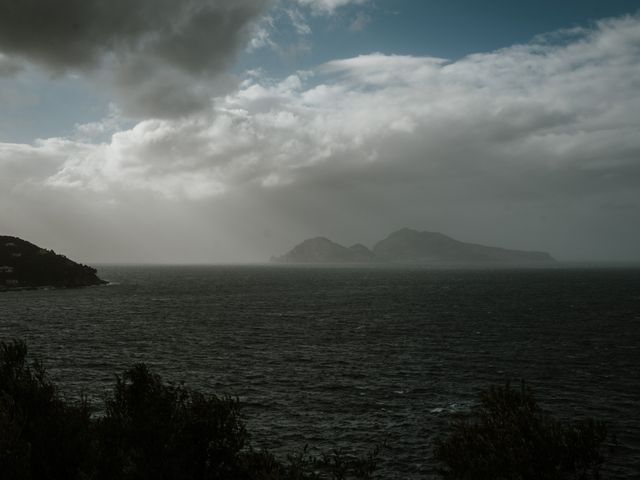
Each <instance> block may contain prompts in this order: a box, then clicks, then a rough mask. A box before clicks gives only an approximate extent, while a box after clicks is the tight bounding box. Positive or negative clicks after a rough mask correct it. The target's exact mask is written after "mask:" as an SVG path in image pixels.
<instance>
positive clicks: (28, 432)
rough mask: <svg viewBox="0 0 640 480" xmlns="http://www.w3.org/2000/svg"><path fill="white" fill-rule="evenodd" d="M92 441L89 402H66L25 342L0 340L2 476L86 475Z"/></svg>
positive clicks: (69, 478)
mask: <svg viewBox="0 0 640 480" xmlns="http://www.w3.org/2000/svg"><path fill="white" fill-rule="evenodd" d="M90 443H91V442H90V419H89V411H88V408H87V404H86V402H80V403H78V404H70V403H67V402H65V401H63V400H62V399H61V398H60V396H59V395H58V392H57V390H56V388H55V386H54V385H53V383H51V381H50V380H49V379H48V377H47V375H46V372H45V370H44V368H43V367H42V365H41V364H40V363H38V362H32V363H28V362H27V347H26V345H25V343H24V342H18V341H14V342H10V343H0V478H7V479H13V478H15V479H22V478H33V479H40V478H46V479H52V480H53V479H60V480H73V479H75V478H81V473H82V472H83V471H84V470H85V467H86V465H85V464H86V462H88V461H89V458H90Z"/></svg>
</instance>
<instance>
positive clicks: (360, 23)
mask: <svg viewBox="0 0 640 480" xmlns="http://www.w3.org/2000/svg"><path fill="white" fill-rule="evenodd" d="M371 21H372V18H371V15H367V14H366V13H364V12H358V13H357V14H356V16H355V18H354V19H353V21H352V22H351V24H350V25H349V30H351V31H352V32H361V31H362V30H364V29H365V28H366V26H367V25H369V24H370V23H371Z"/></svg>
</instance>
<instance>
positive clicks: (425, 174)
mask: <svg viewBox="0 0 640 480" xmlns="http://www.w3.org/2000/svg"><path fill="white" fill-rule="evenodd" d="M638 65H640V19H638V18H637V17H628V18H622V19H617V20H608V21H604V22H601V23H600V24H598V26H597V28H596V29H594V30H593V31H584V32H582V34H581V35H580V36H577V37H575V38H573V39H572V40H571V41H570V42H564V43H562V44H550V43H548V42H547V43H535V44H531V45H519V46H514V47H511V48H507V49H503V50H500V51H496V52H492V53H487V54H477V55H471V56H469V57H466V58H463V59H461V60H459V61H456V62H448V61H445V60H442V59H434V58H421V57H410V56H389V55H383V54H372V55H365V56H360V57H356V58H350V59H342V60H336V61H332V62H329V63H327V64H325V65H323V66H321V67H320V68H318V69H317V71H316V72H315V74H314V75H312V74H310V73H308V72H306V73H303V72H300V73H297V74H295V75H291V76H290V77H288V78H286V79H284V80H282V81H279V82H273V81H269V80H267V79H265V78H263V77H262V76H261V75H260V73H259V72H253V74H252V75H251V76H250V77H249V78H247V79H246V80H245V82H243V83H242V86H241V88H240V89H239V90H237V91H235V92H233V93H231V94H229V95H227V96H224V97H219V98H217V99H215V101H214V102H213V103H212V106H211V108H209V109H208V110H207V111H205V112H201V113H199V114H197V115H192V116H189V117H184V118H180V119H167V120H147V121H144V122H140V123H138V124H137V125H136V126H135V127H133V128H131V129H126V130H123V131H120V132H117V133H115V134H114V135H113V136H112V137H111V138H110V139H109V140H108V141H105V142H104V143H99V144H91V143H88V142H87V141H84V142H82V141H72V140H65V139H49V140H43V141H41V142H39V143H38V144H36V145H34V146H29V145H7V144H2V145H0V169H2V172H3V175H2V178H3V179H4V182H5V184H12V185H15V184H18V185H25V184H28V185H30V186H31V187H32V188H35V187H34V186H37V185H40V187H39V188H42V189H47V190H48V191H56V190H60V189H62V190H64V191H67V192H70V191H78V190H81V191H84V192H89V193H91V192H93V193H92V194H99V195H104V196H108V195H112V194H113V195H115V194H114V192H118V194H122V192H137V194H140V195H142V194H144V192H151V193H152V194H153V195H155V196H157V197H158V198H170V199H173V200H174V201H178V202H180V201H183V200H185V199H186V200H188V201H201V200H202V201H205V200H207V199H209V200H210V201H213V202H222V201H224V199H230V198H235V197H236V196H237V195H242V196H243V197H244V198H245V201H246V202H249V203H250V202H251V199H253V200H254V201H255V202H257V203H258V204H260V208H261V209H262V208H265V209H266V208H267V206H266V205H268V204H269V202H284V203H282V204H280V205H281V207H280V211H279V213H278V216H279V215H285V213H284V212H289V213H287V215H289V218H290V219H291V218H298V217H302V216H304V215H303V214H300V213H296V212H299V211H301V210H303V209H307V210H306V212H307V213H309V212H313V213H312V214H313V215H314V216H315V217H316V218H319V219H322V218H325V217H324V216H323V215H326V218H327V219H326V220H317V222H320V223H322V222H323V221H324V222H325V223H323V224H324V225H326V224H329V223H330V222H334V223H340V222H341V220H340V218H342V217H345V218H346V217H347V216H350V217H351V218H353V217H354V216H358V215H365V216H367V215H369V214H370V212H371V211H372V209H373V210H375V211H378V212H379V215H380V216H381V217H384V218H385V219H386V220H384V221H386V222H391V220H389V219H398V220H397V221H402V222H403V224H410V225H412V226H416V227H419V226H420V225H415V223H412V222H415V219H418V218H423V217H424V216H429V218H431V219H432V220H434V221H436V222H438V221H439V222H440V223H441V224H442V225H445V226H446V225H448V223H447V220H446V216H447V215H449V213H450V212H452V211H455V215H457V216H458V218H464V219H465V221H466V222H467V223H468V225H469V229H471V228H472V227H473V226H477V225H476V223H478V222H481V219H482V220H487V221H488V219H489V220H490V221H491V222H493V224H494V226H495V225H498V224H501V222H502V223H503V222H505V221H507V220H508V219H511V220H510V221H513V222H515V224H517V225H519V226H520V227H519V228H520V230H521V232H522V237H518V238H517V239H516V240H517V241H520V242H521V244H520V245H518V244H516V245H513V244H512V246H525V247H526V246H529V247H536V248H542V247H544V245H542V246H540V245H528V244H526V240H523V238H525V237H526V238H531V235H532V233H531V232H532V231H535V228H534V227H533V226H532V225H535V224H536V223H535V222H539V221H542V220H536V219H541V218H543V217H544V218H551V220H545V221H548V222H551V223H553V222H556V225H555V227H554V228H556V230H557V229H560V230H561V229H562V228H566V225H568V223H567V219H566V217H565V218H564V219H560V218H559V217H558V215H560V212H564V214H565V215H570V216H571V218H573V219H575V221H576V222H578V220H577V219H580V222H582V223H580V226H579V227H575V228H576V229H582V231H586V230H588V229H589V228H590V227H588V225H589V222H592V223H597V224H598V225H601V227H599V228H605V227H604V226H605V225H607V227H606V228H609V229H611V228H613V227H611V225H610V224H609V223H607V222H612V221H613V220H612V217H611V212H612V210H611V208H610V206H611V205H617V206H620V205H622V206H623V207H624V208H617V209H616V210H615V211H616V212H617V213H616V215H621V217H620V218H621V219H622V218H624V219H625V221H627V220H628V218H629V216H632V215H635V214H637V212H638V211H639V210H638V209H639V208H640V199H639V198H638V197H637V191H638V189H640V137H639V136H638V135H637V132H638V129H639V127H640V113H638V112H640V89H639V88H638V82H637V79H638V78H639V74H640V71H639V67H638ZM106 122H107V123H108V122H109V119H107V120H106ZM96 128H97V129H98V130H99V129H100V127H99V126H96V125H94V126H91V129H96ZM105 128H106V127H105ZM45 166H46V168H45ZM240 192H241V193H240ZM310 196H313V198H316V199H317V201H316V202H315V203H310V202H311V200H310V198H311V197H310ZM285 198H286V201H285V200H282V199H285ZM267 199H270V200H267ZM278 199H280V200H278ZM374 205H377V206H374ZM607 205H608V206H609V207H607ZM256 208H258V207H256ZM323 212H324V213H323ZM328 212H332V213H328ZM364 212H369V213H366V214H365V213H364ZM465 212H466V213H465ZM510 212H517V218H516V217H514V215H516V214H512V213H510ZM625 212H626V213H625ZM245 214H246V212H245ZM229 215H234V213H233V212H230V213H229ZM235 215H238V214H237V213H236V214H235ZM247 215H249V216H250V215H251V214H247ZM256 215H258V214H256ZM260 215H263V216H265V217H266V215H267V214H266V213H264V212H263V213H261V214H260ZM270 215H275V214H273V213H271V214H270ZM510 215H511V216H510ZM554 215H555V217H554ZM625 215H626V216H625ZM274 218H275V217H274ZM278 218H279V217H278ZM400 219H401V220H400ZM554 219H555V220H554ZM256 221H257V220H256ZM291 221H293V220H291ZM301 221H302V220H301ZM563 221H564V223H562V222H563ZM621 221H622V220H621ZM368 222H369V223H368V225H369V226H368V227H360V229H361V231H370V230H371V229H373V228H374V226H373V224H374V222H373V221H368ZM578 223H579V222H578ZM352 224H353V221H351V222H347V220H344V219H343V223H342V225H346V227H345V228H356V227H355V226H353V225H352ZM569 224H570V223H569ZM563 225H564V226H565V227H563ZM398 226H401V225H398ZM367 228H369V229H370V230H367ZM375 228H376V229H378V230H379V229H380V226H379V225H377V226H376V227H375ZM458 228H459V229H461V231H464V228H462V227H458ZM620 228H621V227H620ZM634 228H635V227H634ZM319 233H329V232H322V231H321V232H319ZM527 235H528V237H527ZM633 235H636V237H635V238H636V239H638V238H640V232H638V231H637V228H635V229H634V230H633V232H632V233H631V237H630V238H634V237H633ZM572 238H573V237H572ZM594 238H595V237H594ZM479 240H481V239H479ZM522 242H524V244H522ZM558 248H560V247H558ZM562 248H564V247H562ZM567 248H568V247H567ZM631 249H632V247H629V246H627V251H631Z"/></svg>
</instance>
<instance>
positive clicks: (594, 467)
mask: <svg viewBox="0 0 640 480" xmlns="http://www.w3.org/2000/svg"><path fill="white" fill-rule="evenodd" d="M606 438H607V430H606V427H605V425H604V424H603V423H602V422H596V421H594V420H592V419H587V420H582V421H576V422H565V421H561V420H558V419H555V418H553V417H552V416H550V415H548V414H545V413H544V412H543V411H542V410H541V408H540V407H539V406H538V405H537V403H536V401H535V398H534V396H533V394H532V392H531V389H530V388H528V387H526V386H525V385H524V384H523V385H522V387H521V388H520V389H515V388H512V387H511V386H510V385H509V384H507V385H506V386H505V387H492V388H490V389H489V390H486V391H484V392H482V393H481V394H480V404H479V406H478V407H477V408H476V409H475V410H474V411H473V412H472V414H471V416H466V417H462V418H459V419H458V420H456V421H455V422H454V423H453V425H452V431H451V433H450V434H449V435H448V436H447V437H446V438H444V439H440V440H439V441H437V442H436V445H435V448H434V454H435V458H436V460H437V461H438V462H440V464H441V465H442V467H441V469H440V473H441V475H442V476H443V478H445V479H447V480H467V479H468V480H596V479H599V478H600V469H601V466H602V463H603V461H604V456H603V443H604V441H605V440H606Z"/></svg>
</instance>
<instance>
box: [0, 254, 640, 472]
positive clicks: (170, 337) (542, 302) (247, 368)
mask: <svg viewBox="0 0 640 480" xmlns="http://www.w3.org/2000/svg"><path fill="white" fill-rule="evenodd" d="M99 273H100V275H101V277H103V278H105V279H108V280H110V281H112V282H114V284H112V285H110V286H107V287H94V288H86V289H80V290H48V291H23V292H5V293H3V294H0V337H2V338H4V339H8V338H14V337H20V338H24V339H26V340H27V341H28V342H29V346H30V348H31V351H32V352H33V353H35V354H37V355H38V356H40V357H41V358H42V359H43V360H44V362H45V364H46V365H47V366H48V368H49V371H50V373H51V374H52V375H53V376H54V378H55V379H56V380H58V381H59V382H60V384H61V385H63V387H64V391H65V392H67V393H68V395H69V396H75V395H78V394H79V393H80V392H85V393H87V394H89V396H90V398H91V399H92V400H93V401H94V402H95V403H96V408H99V407H100V405H101V401H102V399H103V397H104V393H105V391H106V390H107V389H109V388H110V387H111V386H112V385H113V380H114V374H115V373H116V372H121V371H122V370H123V369H125V368H126V367H128V366H130V365H131V364H132V363H135V362H141V361H142V362H146V363H148V364H150V365H152V366H153V367H154V369H155V370H156V371H157V372H158V373H160V374H161V375H162V376H163V377H164V378H165V379H166V380H174V381H180V380H184V381H186V382H187V383H188V384H189V385H190V386H193V387H197V388H199V389H203V390H206V391H210V392H215V393H218V394H232V395H237V396H239V397H240V398H241V400H242V401H243V402H244V404H245V409H244V413H245V415H246V419H247V423H248V426H249V430H250V431H251V432H252V433H253V442H254V444H256V445H258V446H268V447H269V448H270V449H272V450H275V451H276V452H289V451H292V450H295V449H297V448H301V447H302V446H304V445H305V444H309V445H311V446H317V447H319V448H323V449H328V448H332V447H344V448H346V449H347V451H355V452H360V453H364V452H366V450H367V449H368V448H371V447H373V446H374V445H376V444H381V443H383V442H386V443H387V446H388V447H387V448H385V449H383V450H382V457H383V464H382V470H381V472H382V475H383V477H384V478H397V479H412V478H433V477H432V475H433V465H432V464H431V461H430V455H431V453H430V452H431V442H432V441H433V439H434V438H435V437H436V436H438V435H441V434H442V432H444V431H445V429H446V424H447V422H448V421H449V420H450V419H451V414H452V413H453V412H455V411H458V410H465V409H467V408H468V407H469V405H471V404H472V403H473V402H474V400H475V399H476V394H477V392H478V390H479V389H481V388H485V387H488V386H489V385H492V384H500V383H503V382H504V381H505V380H507V379H513V380H516V381H517V380H519V379H526V381H527V382H528V383H529V384H530V385H532V386H533V387H534V389H535V391H536V392H537V394H538V398H539V400H540V401H541V403H542V404H543V406H544V407H545V408H548V409H549V410H552V411H553V412H555V413H557V414H559V415H561V416H565V417H567V418H577V417H580V416H584V415H589V416H594V417H597V418H599V419H604V420H606V421H608V422H609V424H610V430H611V431H613V432H615V434H616V435H617V437H618V440H619V443H620V446H619V448H618V450H617V454H616V456H615V457H614V459H613V461H612V462H611V463H610V464H609V467H608V473H609V475H610V476H611V478H620V479H622V478H640V270H638V269H613V268H609V269H596V268H590V269H584V268H582V269H580V268H573V269H571V268H557V269H536V270H505V269H502V270H464V269H453V270H446V269H442V270H433V269H426V268H412V269H407V268H404V269H401V268H396V269H393V268H387V269H385V268H294V267H275V266H255V267H116V266H109V267H103V268H101V269H100V272H99Z"/></svg>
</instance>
